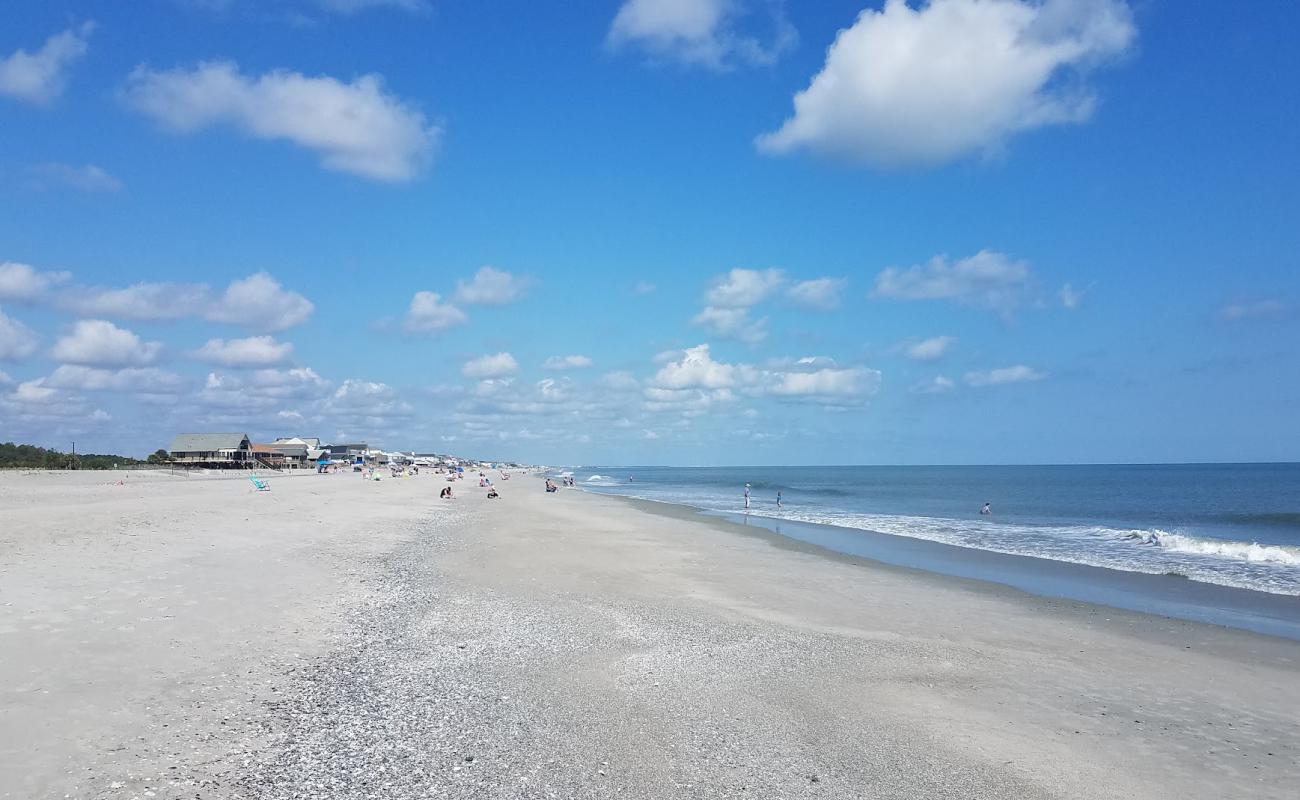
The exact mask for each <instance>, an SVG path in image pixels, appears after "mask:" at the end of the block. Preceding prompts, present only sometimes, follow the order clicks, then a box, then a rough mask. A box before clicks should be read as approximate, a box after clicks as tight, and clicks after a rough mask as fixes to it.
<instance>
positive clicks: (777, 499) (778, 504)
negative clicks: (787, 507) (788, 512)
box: [776, 489, 781, 508]
mask: <svg viewBox="0 0 1300 800" xmlns="http://www.w3.org/2000/svg"><path fill="white" fill-rule="evenodd" d="M776 507H777V508H780V507H781V491H780V490H779V489H778V490H777V493H776Z"/></svg>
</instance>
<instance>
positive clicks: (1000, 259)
mask: <svg viewBox="0 0 1300 800" xmlns="http://www.w3.org/2000/svg"><path fill="white" fill-rule="evenodd" d="M1032 279H1033V275H1032V273H1031V272H1030V269H1029V265H1028V264H1026V263H1025V262H1024V261H1017V260H1015V259H1012V258H1010V257H1008V256H1006V255H1003V254H1002V253H997V252H993V251H989V250H981V251H980V252H978V253H976V254H975V255H973V256H970V257H969V258H962V259H959V260H957V261H950V260H949V259H948V257H947V256H935V257H934V258H932V259H930V260H929V261H928V262H926V263H925V264H916V265H914V266H911V267H907V268H906V269H903V268H900V267H889V268H887V269H885V270H882V271H881V272H880V274H879V275H877V276H876V283H875V289H874V290H873V292H872V294H873V295H874V296H876V297H885V298H892V299H895V300H952V301H954V302H958V303H963V304H966V305H972V306H977V307H980V308H988V309H993V310H996V311H1001V312H1003V313H1007V312H1010V311H1012V310H1013V309H1015V308H1016V307H1017V306H1019V305H1020V304H1021V303H1023V302H1024V301H1025V300H1026V297H1027V294H1028V292H1029V289H1030V286H1031V283H1032Z"/></svg>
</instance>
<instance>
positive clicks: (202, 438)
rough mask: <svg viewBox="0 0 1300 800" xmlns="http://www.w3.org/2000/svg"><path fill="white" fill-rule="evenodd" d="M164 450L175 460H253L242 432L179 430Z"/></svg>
mask: <svg viewBox="0 0 1300 800" xmlns="http://www.w3.org/2000/svg"><path fill="white" fill-rule="evenodd" d="M167 452H168V453H169V454H170V455H171V458H172V461H173V462H174V463H177V464H186V465H190V466H205V467H245V466H248V465H249V464H250V463H251V462H252V460H253V443H252V442H251V441H249V439H248V434H246V433H182V434H179V435H178V436H177V437H176V438H175V439H173V440H172V444H171V447H169V448H168V449H167Z"/></svg>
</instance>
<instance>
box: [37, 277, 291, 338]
mask: <svg viewBox="0 0 1300 800" xmlns="http://www.w3.org/2000/svg"><path fill="white" fill-rule="evenodd" d="M60 304H61V305H63V306H64V307H66V308H68V309H69V310H71V311H73V312H74V313H77V314H80V315H83V316H100V317H115V318H119V319H137V320H175V319H184V318H186V317H201V318H203V319H206V320H208V321H209V322H223V323H229V324H231V325H239V326H242V327H245V328H250V329H252V330H259V331H281V330H285V329H286V328H291V327H293V326H295V325H300V324H302V323H303V322H306V321H307V319H308V318H309V317H310V316H311V314H312V311H314V310H315V306H313V305H312V303H311V301H310V300H308V299H307V298H305V297H303V296H302V295H301V294H298V293H297V292H294V291H290V290H288V289H285V288H284V287H283V286H281V285H280V282H279V281H277V280H276V279H275V278H273V277H271V276H270V275H268V274H267V273H265V272H259V273H256V274H254V275H250V276H249V277H247V278H243V279H241V280H235V281H231V283H230V284H229V285H228V286H227V287H226V290H225V291H224V292H222V293H221V294H220V295H218V294H216V293H214V291H213V289H212V287H210V286H208V285H207V284H203V283H137V284H135V285H133V286H128V287H126V288H124V289H108V288H94V287H78V288H75V289H72V290H69V291H68V292H66V293H65V294H64V296H63V297H62V298H61V299H60Z"/></svg>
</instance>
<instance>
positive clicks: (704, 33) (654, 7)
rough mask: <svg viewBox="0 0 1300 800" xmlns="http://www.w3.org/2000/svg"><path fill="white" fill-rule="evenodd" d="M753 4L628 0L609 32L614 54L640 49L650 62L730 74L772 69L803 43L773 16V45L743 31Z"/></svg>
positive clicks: (744, 0)
mask: <svg viewBox="0 0 1300 800" xmlns="http://www.w3.org/2000/svg"><path fill="white" fill-rule="evenodd" d="M749 4H750V3H749V1H748V0H625V2H624V3H623V5H622V6H621V7H620V8H619V10H618V14H617V15H616V16H615V17H614V22H613V24H612V25H611V26H610V29H609V35H608V37H607V39H606V41H607V43H608V44H609V45H610V46H611V47H614V48H618V47H623V46H627V45H633V44H634V45H639V46H640V47H642V48H644V49H645V50H646V52H648V53H649V54H650V55H651V56H653V57H656V58H663V59H670V60H673V61H677V62H680V63H683V64H689V65H698V66H704V67H710V68H713V69H726V68H728V67H730V66H733V65H735V64H738V63H743V64H751V65H766V64H772V63H774V62H775V61H776V59H777V58H779V57H780V56H781V54H782V53H783V52H785V51H786V50H788V49H789V48H790V47H792V46H793V45H794V44H795V41H796V40H797V39H798V36H797V34H796V33H795V30H794V28H793V27H791V26H790V24H789V23H788V22H787V21H786V20H785V17H784V16H783V15H782V14H781V7H780V4H779V3H776V4H772V3H769V4H766V5H767V8H768V9H769V10H770V11H771V13H772V23H773V27H774V30H773V33H772V38H771V41H769V42H763V41H761V40H760V39H758V38H757V37H754V36H748V35H745V34H743V33H741V32H739V31H738V29H737V22H738V21H739V19H740V18H741V17H742V16H744V12H745V8H746V6H747V5H749Z"/></svg>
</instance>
